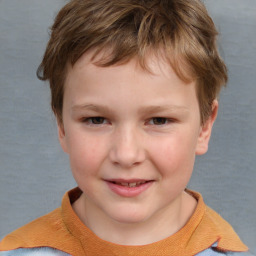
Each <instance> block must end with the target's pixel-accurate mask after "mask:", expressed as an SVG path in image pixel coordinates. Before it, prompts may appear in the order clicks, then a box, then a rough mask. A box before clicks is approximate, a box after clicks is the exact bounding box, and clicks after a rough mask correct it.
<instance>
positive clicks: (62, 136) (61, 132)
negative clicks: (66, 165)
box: [58, 121, 67, 153]
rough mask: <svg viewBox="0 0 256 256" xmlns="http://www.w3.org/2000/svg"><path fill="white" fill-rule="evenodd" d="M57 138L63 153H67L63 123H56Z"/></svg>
mask: <svg viewBox="0 0 256 256" xmlns="http://www.w3.org/2000/svg"><path fill="white" fill-rule="evenodd" d="M58 137H59V142H60V145H61V147H62V149H63V151H64V152H66V153H67V145H66V135H65V129H64V125H63V122H59V121H58Z"/></svg>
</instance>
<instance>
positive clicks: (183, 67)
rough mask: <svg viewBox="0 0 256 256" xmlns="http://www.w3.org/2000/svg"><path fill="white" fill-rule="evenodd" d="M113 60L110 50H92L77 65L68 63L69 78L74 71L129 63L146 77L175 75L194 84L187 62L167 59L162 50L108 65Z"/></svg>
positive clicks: (150, 51) (149, 51)
mask: <svg viewBox="0 0 256 256" xmlns="http://www.w3.org/2000/svg"><path fill="white" fill-rule="evenodd" d="M111 58H112V51H111V50H110V49H103V50H100V51H98V49H92V50H89V51H87V52H86V53H84V54H83V55H82V56H81V57H80V58H79V59H78V60H77V61H76V62H75V63H74V65H71V64H70V63H68V65H67V76H66V77H68V76H69V73H70V72H72V71H74V69H75V70H76V71H79V70H82V69H84V70H85V67H86V69H87V70H88V71H89V70H91V71H92V70H93V69H98V71H99V70H103V69H99V68H100V67H102V68H107V67H113V68H115V67H124V68H125V66H126V65H125V64H127V63H133V67H134V72H136V71H138V72H143V73H144V75H145V76H151V77H152V76H159V75H162V76H165V77H166V78H167V77H168V76H173V75H174V74H175V75H176V76H177V77H178V78H179V79H181V80H182V81H183V82H185V83H187V84H189V83H191V82H193V81H194V80H195V79H193V75H192V72H191V70H190V68H189V66H188V65H187V63H186V61H185V60H184V59H183V58H176V59H174V57H173V58H172V57H167V54H166V52H164V51H163V50H162V49H160V50H156V51H153V50H147V51H146V53H145V55H144V56H140V57H139V56H135V57H128V58H127V59H125V60H120V61H118V62H115V63H113V64H111V65H108V64H106V63H108V62H109V60H110V59H111Z"/></svg>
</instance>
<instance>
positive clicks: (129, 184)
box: [113, 181, 147, 188]
mask: <svg viewBox="0 0 256 256" xmlns="http://www.w3.org/2000/svg"><path fill="white" fill-rule="evenodd" d="M146 182H147V181H138V182H115V181H113V183H114V184H117V185H120V186H125V187H129V188H134V187H138V186H140V185H141V184H145V183H146Z"/></svg>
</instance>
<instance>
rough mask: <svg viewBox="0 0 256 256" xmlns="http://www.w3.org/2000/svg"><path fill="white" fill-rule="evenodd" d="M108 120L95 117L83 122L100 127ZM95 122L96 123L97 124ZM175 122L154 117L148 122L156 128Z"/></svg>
mask: <svg viewBox="0 0 256 256" xmlns="http://www.w3.org/2000/svg"><path fill="white" fill-rule="evenodd" d="M106 120H107V119H106V118H104V117H102V116H93V117H88V118H83V119H82V122H83V123H87V124H88V125H95V126H99V125H104V124H105V123H104V121H106ZM94 121H96V123H95V122H94ZM151 121H153V123H151V124H150V122H151ZM155 121H157V122H159V121H160V124H155ZM161 121H163V123H161ZM174 122H175V120H174V119H171V118H166V117H152V118H150V119H149V120H148V121H147V123H148V124H150V125H155V126H164V125H167V124H169V123H174Z"/></svg>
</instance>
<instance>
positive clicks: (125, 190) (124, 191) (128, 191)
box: [107, 181, 153, 197]
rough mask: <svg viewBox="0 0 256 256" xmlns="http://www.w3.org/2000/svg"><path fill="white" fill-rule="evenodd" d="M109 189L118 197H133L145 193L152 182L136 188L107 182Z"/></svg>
mask: <svg viewBox="0 0 256 256" xmlns="http://www.w3.org/2000/svg"><path fill="white" fill-rule="evenodd" d="M107 184H108V186H109V188H110V189H111V190H112V191H113V192H114V193H116V194H117V195H119V196H123V197H135V196H138V195H140V194H141V193H143V192H144V191H146V190H147V189H148V188H149V187H150V186H151V185H152V184H153V181H149V182H146V183H144V184H141V185H139V186H137V187H126V186H122V185H118V184H115V183H112V182H109V181H107Z"/></svg>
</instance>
